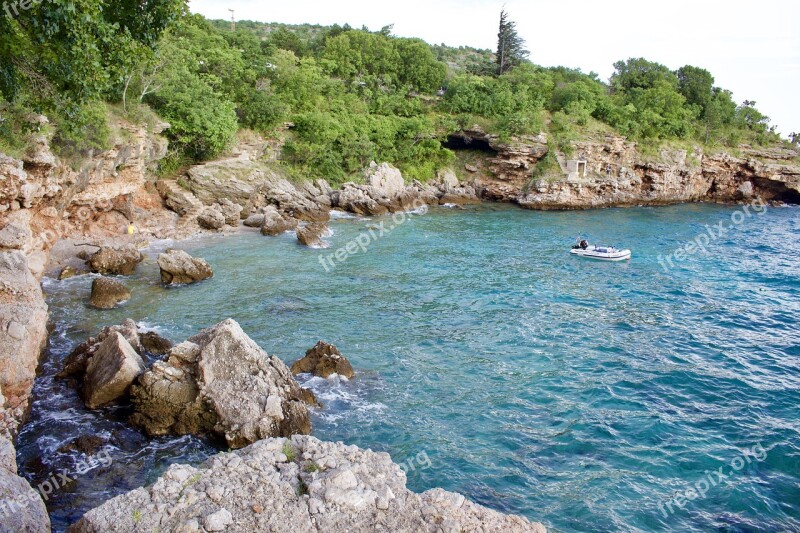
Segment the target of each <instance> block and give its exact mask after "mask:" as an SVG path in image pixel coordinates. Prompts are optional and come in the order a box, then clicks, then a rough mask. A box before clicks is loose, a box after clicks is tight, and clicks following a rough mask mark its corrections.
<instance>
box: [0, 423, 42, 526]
mask: <svg viewBox="0 0 800 533" xmlns="http://www.w3.org/2000/svg"><path fill="white" fill-rule="evenodd" d="M14 453H15V452H14V447H13V445H12V444H11V442H10V441H9V440H7V439H6V438H5V437H3V436H0V454H2V457H0V506H2V507H0V531H3V532H15V533H16V532H17V531H25V532H28V531H30V532H36V533H39V532H49V531H50V517H49V516H48V514H47V509H46V508H45V505H44V502H43V501H42V497H41V496H40V495H39V492H37V491H36V490H34V489H33V487H31V486H30V485H29V484H28V482H27V481H25V480H24V479H23V478H22V477H19V476H17V464H16V461H15V460H14Z"/></svg>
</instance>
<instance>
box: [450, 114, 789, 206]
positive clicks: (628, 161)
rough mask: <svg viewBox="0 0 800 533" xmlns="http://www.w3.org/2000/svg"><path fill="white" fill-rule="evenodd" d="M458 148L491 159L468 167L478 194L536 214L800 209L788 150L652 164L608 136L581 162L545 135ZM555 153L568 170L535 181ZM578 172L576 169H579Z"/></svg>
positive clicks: (454, 141)
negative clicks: (729, 206) (749, 206)
mask: <svg viewBox="0 0 800 533" xmlns="http://www.w3.org/2000/svg"><path fill="white" fill-rule="evenodd" d="M450 144H451V145H452V146H453V147H455V148H461V149H470V150H477V151H480V152H482V153H483V157H481V158H480V165H474V166H473V165H468V166H467V171H468V172H470V173H472V176H473V179H474V182H475V185H476V187H477V188H478V189H479V191H480V193H481V195H482V196H483V197H484V198H486V199H489V200H495V201H503V202H512V203H516V204H519V205H520V206H522V207H526V208H531V209H545V210H546V209H585V208H595V207H612V206H630V205H660V204H672V203H679V202H696V201H711V202H738V201H743V200H746V199H748V198H753V197H760V198H762V199H763V200H765V201H774V202H790V203H798V202H800V152H798V151H797V150H791V149H785V148H766V149H753V148H751V147H749V146H744V145H743V146H741V147H740V148H739V153H740V155H738V156H733V155H730V154H727V153H711V154H706V153H704V152H703V151H702V150H701V149H700V148H696V149H695V150H694V151H693V152H692V153H689V152H687V151H686V150H669V149H666V150H662V151H661V152H660V153H659V154H658V155H656V156H650V157H645V156H644V155H642V153H641V152H640V151H639V150H638V148H637V145H636V143H633V142H630V141H627V140H626V139H624V138H622V137H618V136H613V135H608V136H606V137H605V138H602V139H597V140H588V141H579V142H574V143H572V152H573V153H572V155H571V156H569V158H570V159H572V160H573V161H576V162H577V161H581V162H584V163H585V166H584V165H583V163H582V164H581V165H580V166H579V167H578V168H577V169H575V168H570V161H569V160H568V156H567V155H565V154H564V153H560V152H557V151H555V149H554V148H552V145H548V139H547V137H546V136H545V135H544V134H540V135H538V136H527V137H521V138H518V139H515V140H514V141H511V142H503V141H501V140H500V139H499V138H498V137H497V136H495V135H490V134H486V133H485V132H483V131H481V130H480V129H479V128H473V129H471V130H467V131H464V132H461V133H460V134H457V135H454V136H452V137H451V143H450ZM550 150H554V152H555V153H554V154H550V155H551V156H553V157H554V158H555V160H557V161H558V167H560V170H555V171H551V172H549V173H546V174H544V175H542V176H541V177H538V178H537V177H535V176H536V175H537V173H536V172H535V170H536V169H537V166H538V165H540V164H541V162H542V160H543V159H544V158H545V156H547V155H548V153H549V152H550ZM573 164H574V163H573Z"/></svg>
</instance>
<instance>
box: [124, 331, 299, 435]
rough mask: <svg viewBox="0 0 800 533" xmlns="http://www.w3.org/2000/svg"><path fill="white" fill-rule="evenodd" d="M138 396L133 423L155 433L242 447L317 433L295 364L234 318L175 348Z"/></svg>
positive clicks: (137, 388) (135, 390)
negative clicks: (213, 437)
mask: <svg viewBox="0 0 800 533" xmlns="http://www.w3.org/2000/svg"><path fill="white" fill-rule="evenodd" d="M131 395H132V397H133V403H134V406H135V409H136V413H135V414H134V415H133V416H132V417H131V421H132V422H133V423H134V424H136V425H138V426H139V427H141V428H143V429H144V430H145V431H146V432H147V433H148V434H150V435H166V434H178V435H184V434H202V433H213V434H217V435H219V436H221V437H224V438H225V440H226V441H227V443H228V446H230V447H231V448H241V447H242V446H246V445H248V444H250V443H252V442H255V441H257V440H259V439H263V438H266V437H276V436H289V435H293V434H296V433H303V434H308V433H309V432H310V431H311V422H310V419H309V415H308V409H307V407H306V406H305V404H304V402H303V396H302V391H301V389H300V385H298V384H297V382H296V381H295V380H294V378H293V377H292V375H291V373H290V372H289V369H288V367H287V366H286V365H285V364H284V363H283V362H282V361H281V360H280V359H278V358H277V357H275V356H271V355H268V354H267V353H266V352H264V350H262V349H261V348H260V347H259V346H258V345H257V344H256V343H255V342H253V340H252V339H250V337H248V336H247V335H246V334H245V333H244V331H242V328H241V327H239V324H237V323H236V322H235V321H233V320H226V321H224V322H221V323H219V324H217V325H216V326H214V327H212V328H209V329H206V330H203V331H201V332H200V333H198V334H197V335H195V336H194V337H191V338H190V339H188V340H187V341H186V342H183V343H181V344H178V345H177V346H175V347H174V348H173V349H172V350H170V352H169V356H168V358H167V360H166V361H158V362H156V363H155V364H154V365H153V367H152V369H150V370H149V371H148V372H146V373H145V374H144V375H143V376H142V377H141V378H140V379H139V382H138V384H136V385H134V386H133V389H132V391H131Z"/></svg>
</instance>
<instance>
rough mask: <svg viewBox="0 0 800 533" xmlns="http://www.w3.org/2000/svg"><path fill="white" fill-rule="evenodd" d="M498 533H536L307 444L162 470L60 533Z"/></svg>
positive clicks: (396, 471) (308, 440)
mask: <svg viewBox="0 0 800 533" xmlns="http://www.w3.org/2000/svg"><path fill="white" fill-rule="evenodd" d="M156 529H157V530H158V531H227V532H229V533H237V532H242V533H245V532H247V533H249V532H251V531H308V532H311V531H408V532H411V531H413V532H417V531H420V532H430V533H434V532H440V531H487V532H488V531H498V532H499V531H502V532H508V533H518V532H519V533H521V532H531V533H545V528H544V526H542V525H541V524H539V523H535V522H529V521H528V520H527V519H525V518H523V517H521V516H515V515H504V514H501V513H498V512H497V511H493V510H491V509H487V508H486V507H483V506H481V505H477V504H475V503H472V502H470V501H469V500H467V499H466V498H465V497H464V496H462V495H460V494H456V493H452V492H446V491H444V490H442V489H433V490H429V491H427V492H424V493H422V494H415V493H413V492H411V491H410V490H408V489H407V488H406V476H405V474H404V473H403V471H402V470H401V468H400V467H399V466H398V465H396V464H394V463H393V462H392V459H391V457H389V455H388V454H386V453H375V452H372V451H369V450H361V449H359V448H357V447H355V446H346V445H344V444H342V443H336V444H334V443H330V442H322V441H319V440H317V439H315V438H313V437H308V436H294V437H292V438H291V440H287V439H266V440H262V441H259V442H257V443H256V444H253V445H251V446H249V447H247V448H244V449H242V450H238V451H236V452H234V453H222V454H219V455H217V456H215V457H212V458H211V459H209V460H208V461H206V463H204V464H203V465H201V466H200V467H199V468H194V467H191V466H185V465H172V466H171V467H170V468H169V470H167V472H166V473H165V474H164V475H163V476H161V477H160V478H159V479H158V480H157V481H156V482H155V483H154V484H153V485H151V486H150V487H147V488H140V489H136V490H134V491H132V492H129V493H127V494H124V495H122V496H118V497H117V498H114V499H113V500H110V501H108V502H106V503H105V504H103V505H101V506H100V507H98V508H96V509H93V510H91V511H89V512H88V513H86V514H85V515H84V517H83V518H82V519H81V520H80V521H79V522H77V523H76V524H74V525H73V526H71V527H70V529H69V530H68V531H69V532H70V533H95V532H98V531H109V532H116V531H119V532H127V531H155V530H156Z"/></svg>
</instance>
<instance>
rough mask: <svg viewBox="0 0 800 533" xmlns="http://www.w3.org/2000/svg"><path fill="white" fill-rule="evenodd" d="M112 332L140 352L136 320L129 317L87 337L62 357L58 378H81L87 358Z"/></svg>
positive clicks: (87, 362)
mask: <svg viewBox="0 0 800 533" xmlns="http://www.w3.org/2000/svg"><path fill="white" fill-rule="evenodd" d="M113 333H120V334H121V335H122V336H123V337H124V338H125V340H126V341H128V344H130V345H131V346H132V347H133V349H134V350H136V352H137V353H139V354H141V352H142V343H141V339H140V338H139V330H138V329H137V327H136V322H134V321H133V320H131V319H128V320H126V321H125V322H123V323H122V324H120V325H118V326H109V327H106V328H103V329H102V330H100V333H98V334H97V336H96V337H89V338H87V339H86V340H85V341H83V342H82V343H80V344H79V345H77V346H76V347H75V348H74V349H73V350H72V352H70V354H69V355H68V356H67V357H66V359H64V368H63V369H62V370H61V372H59V373H58V375H57V377H59V378H76V379H79V380H80V379H83V377H84V375H85V374H86V367H87V365H88V364H89V360H90V359H91V358H92V357H93V356H94V355H95V353H96V352H97V350H98V349H99V348H100V346H101V345H102V344H103V342H104V341H105V340H106V339H107V338H108V337H109V336H110V335H111V334H113Z"/></svg>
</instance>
